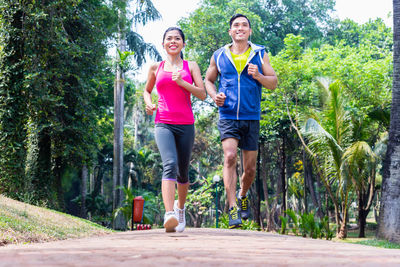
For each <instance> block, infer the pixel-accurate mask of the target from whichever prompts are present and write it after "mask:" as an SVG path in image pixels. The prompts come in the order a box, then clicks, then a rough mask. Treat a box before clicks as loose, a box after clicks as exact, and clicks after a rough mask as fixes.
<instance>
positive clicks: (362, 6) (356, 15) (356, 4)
mask: <svg viewBox="0 0 400 267" xmlns="http://www.w3.org/2000/svg"><path fill="white" fill-rule="evenodd" d="M152 2H153V4H154V6H155V7H156V9H157V10H158V11H159V12H160V13H161V16H162V19H161V20H159V21H156V22H150V23H148V24H147V25H145V26H144V27H141V26H139V27H138V28H137V29H136V30H137V32H138V33H139V34H140V35H142V36H143V39H144V40H145V42H147V43H152V44H154V45H155V46H156V48H157V49H158V51H160V53H161V54H162V51H163V49H162V45H161V43H162V35H163V34H164V31H165V30H166V29H167V28H168V27H171V26H176V24H177V21H178V20H179V19H180V18H182V17H188V16H189V14H190V13H191V12H192V11H194V10H195V9H196V8H198V6H199V3H200V0H153V1H152ZM392 5H393V1H392V0H379V1H378V0H336V6H335V9H336V16H337V17H338V18H340V19H345V18H350V19H352V20H354V21H356V22H358V23H365V22H367V21H368V20H369V19H375V18H378V17H379V18H382V19H383V20H384V21H385V23H386V24H387V25H388V26H392V25H393V21H392V13H393V6H392ZM388 14H390V16H388ZM162 56H163V57H164V55H163V54H162ZM150 61H151V60H150ZM149 66H150V63H147V64H145V65H144V66H143V67H142V69H140V70H139V71H138V73H137V75H135V77H134V78H135V79H137V80H139V81H141V82H142V81H145V80H146V76H147V70H148V68H149Z"/></svg>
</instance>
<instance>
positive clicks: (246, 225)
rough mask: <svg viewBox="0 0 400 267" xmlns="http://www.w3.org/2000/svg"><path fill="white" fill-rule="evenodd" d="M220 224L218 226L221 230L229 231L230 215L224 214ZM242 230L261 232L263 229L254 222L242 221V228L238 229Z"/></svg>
mask: <svg viewBox="0 0 400 267" xmlns="http://www.w3.org/2000/svg"><path fill="white" fill-rule="evenodd" d="M220 220H221V221H220V224H219V225H218V226H219V227H220V228H223V229H229V215H228V214H224V215H222V216H221V217H220ZM238 229H241V230H249V231H260V230H261V227H260V226H259V225H258V224H257V223H256V222H255V221H253V220H242V227H240V228H238Z"/></svg>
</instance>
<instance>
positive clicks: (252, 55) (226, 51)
mask: <svg viewBox="0 0 400 267" xmlns="http://www.w3.org/2000/svg"><path fill="white" fill-rule="evenodd" d="M250 47H251V46H250ZM256 53H257V52H255V51H254V50H253V49H252V50H251V53H250V55H249V57H248V58H247V62H246V64H245V65H244V68H243V70H244V69H245V68H246V66H247V64H249V62H250V60H252V59H253V57H254V56H255V55H256ZM225 54H226V56H227V57H228V59H229V61H230V62H231V63H232V65H233V67H234V68H235V70H236V72H237V74H238V107H237V112H236V119H237V120H239V111H240V75H241V74H242V72H243V70H242V71H241V72H240V73H239V72H238V71H237V69H236V66H235V63H234V62H233V58H232V55H231V53H230V50H229V53H228V50H225Z"/></svg>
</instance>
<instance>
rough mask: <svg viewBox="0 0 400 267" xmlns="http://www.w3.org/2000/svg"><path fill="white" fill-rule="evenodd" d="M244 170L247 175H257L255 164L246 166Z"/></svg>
mask: <svg viewBox="0 0 400 267" xmlns="http://www.w3.org/2000/svg"><path fill="white" fill-rule="evenodd" d="M243 171H244V175H245V176H246V177H254V176H255V175H256V166H255V164H254V165H250V166H245V168H244V170H243Z"/></svg>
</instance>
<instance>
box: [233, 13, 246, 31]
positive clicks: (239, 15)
mask: <svg viewBox="0 0 400 267" xmlns="http://www.w3.org/2000/svg"><path fill="white" fill-rule="evenodd" d="M240 17H243V18H245V19H247V22H248V23H249V27H250V28H251V23H250V20H249V18H248V17H246V16H245V15H243V14H239V13H237V14H235V15H233V16H232V18H231V19H230V21H229V28H232V23H233V21H234V20H235V19H237V18H240Z"/></svg>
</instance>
